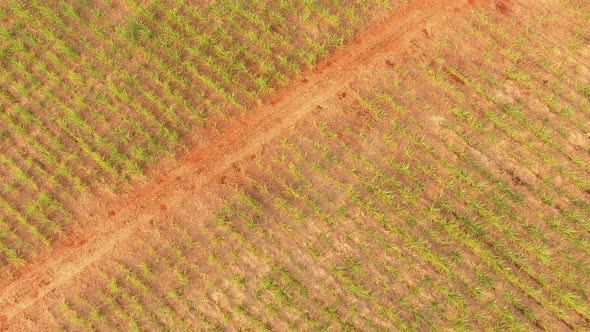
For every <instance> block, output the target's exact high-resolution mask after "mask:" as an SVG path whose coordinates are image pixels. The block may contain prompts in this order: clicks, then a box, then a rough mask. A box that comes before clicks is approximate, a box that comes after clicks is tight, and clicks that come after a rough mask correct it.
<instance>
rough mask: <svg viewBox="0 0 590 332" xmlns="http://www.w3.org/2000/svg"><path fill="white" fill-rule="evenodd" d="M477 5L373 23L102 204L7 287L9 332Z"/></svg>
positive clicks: (454, 4) (399, 14)
mask: <svg viewBox="0 0 590 332" xmlns="http://www.w3.org/2000/svg"><path fill="white" fill-rule="evenodd" d="M469 3H470V1H467V0H465V1H456V0H434V1H432V0H417V1H412V2H411V3H410V4H408V5H403V6H401V7H400V8H398V9H396V10H395V11H394V12H393V13H391V14H390V15H389V16H388V17H387V18H386V19H384V20H383V21H380V22H374V23H372V25H371V26H369V27H367V29H366V30H365V31H364V32H362V33H361V34H360V35H359V36H358V37H357V38H356V39H354V40H352V41H350V43H349V44H348V45H347V46H346V47H345V48H343V49H341V50H338V51H336V52H335V53H333V54H332V55H331V56H330V57H329V58H328V59H326V60H324V61H322V62H321V63H320V64H318V65H317V67H316V68H314V69H313V70H310V71H307V72H305V73H303V74H302V75H301V77H298V78H296V80H295V81H294V82H292V83H291V84H290V85H288V86H286V87H284V88H282V89H280V90H279V91H278V93H277V95H276V96H275V97H274V98H273V99H272V100H270V101H269V102H268V103H267V104H266V105H264V106H262V107H260V108H259V109H256V110H253V111H251V112H249V113H247V114H245V115H244V116H243V117H242V118H241V119H236V120H233V121H232V122H231V123H229V124H228V125H226V126H224V127H223V128H222V129H221V130H220V131H219V132H218V133H216V134H215V135H214V136H213V137H212V138H211V140H210V141H211V142H213V143H211V144H208V145H204V146H201V147H197V148H195V149H194V150H192V151H190V152H189V153H187V154H186V156H184V157H182V158H181V159H180V160H177V161H167V162H164V163H163V164H162V165H160V166H158V167H156V168H155V169H153V170H152V171H151V172H150V173H149V174H148V175H147V179H148V180H147V181H146V182H147V183H143V184H140V185H137V186H135V188H131V189H128V190H126V192H125V193H123V194H122V195H121V196H119V197H117V198H116V199H115V198H103V199H102V200H100V202H99V206H100V209H101V210H102V211H101V212H100V213H95V214H94V217H93V218H91V219H90V220H85V221H81V222H80V225H82V226H80V229H78V230H76V232H75V234H72V236H70V237H69V238H67V239H65V240H63V241H60V242H59V243H57V244H56V245H55V246H54V247H53V248H51V250H50V251H49V252H48V253H46V254H43V255H41V256H40V257H38V258H37V259H36V260H35V261H34V262H33V263H31V264H30V265H29V266H27V267H26V268H25V269H24V270H23V273H22V275H21V276H20V277H19V278H17V279H16V280H13V281H11V280H5V281H3V282H0V287H1V288H0V313H1V315H2V316H0V324H2V325H3V326H2V327H3V328H4V329H14V328H15V327H16V326H18V322H17V321H18V320H19V318H22V317H21V316H22V313H23V312H24V311H25V310H26V309H28V308H31V307H32V306H41V307H42V306H44V305H45V304H44V302H43V301H44V298H45V297H46V295H47V294H49V293H50V292H52V291H53V290H54V289H57V288H60V287H69V285H70V282H71V281H72V280H73V279H74V278H83V276H84V273H85V271H87V269H92V268H93V264H98V262H99V261H101V260H103V259H108V257H109V254H110V253H111V251H112V250H113V248H114V247H115V246H117V245H120V244H121V243H124V242H126V241H133V238H134V234H135V233H136V232H137V231H138V230H139V229H141V228H142V227H144V226H145V225H146V223H149V221H150V220H151V217H152V216H153V215H156V214H160V213H163V212H162V211H161V209H160V203H161V202H166V201H167V200H170V199H174V197H182V196H187V195H190V196H195V193H198V192H206V191H207V190H208V186H209V185H214V184H215V183H216V182H217V181H218V179H219V177H220V176H221V175H222V173H224V172H225V171H226V170H227V169H228V168H230V167H231V165H232V164H233V163H235V162H237V161H239V160H241V159H243V158H246V157H248V156H250V155H252V154H254V153H255V152H256V151H258V150H259V149H260V147H261V146H263V145H264V144H265V143H267V142H269V141H271V140H272V139H273V138H275V137H277V136H278V135H281V134H282V133H285V132H288V131H289V130H290V129H291V128H292V127H294V125H295V124H296V123H297V122H298V121H299V120H300V119H302V118H303V117H305V116H307V115H309V114H310V112H312V111H314V110H316V109H318V106H320V107H321V105H322V101H324V100H325V99H326V98H328V97H332V96H334V95H335V94H340V93H342V92H343V91H345V90H346V89H347V86H348V84H349V82H351V81H352V80H354V79H355V78H357V77H358V76H359V75H362V74H363V73H366V72H367V71H371V70H373V68H375V66H384V65H385V62H386V61H395V60H393V59H391V55H392V54H395V52H396V51H397V50H403V49H406V48H407V47H411V45H412V44H411V41H412V39H413V38H418V37H419V36H421V37H423V30H424V29H425V27H426V26H428V27H435V26H436V25H437V24H440V23H441V22H444V21H445V20H448V19H451V18H452V16H453V15H458V14H457V13H459V12H461V11H462V10H463V9H464V7H465V6H469ZM434 31H435V30H434ZM322 111H325V112H329V111H330V110H329V109H322ZM89 199H91V200H92V199H94V200H95V199H96V198H95V197H92V198H89ZM204 208H206V207H204Z"/></svg>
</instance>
